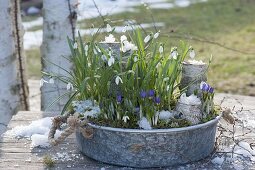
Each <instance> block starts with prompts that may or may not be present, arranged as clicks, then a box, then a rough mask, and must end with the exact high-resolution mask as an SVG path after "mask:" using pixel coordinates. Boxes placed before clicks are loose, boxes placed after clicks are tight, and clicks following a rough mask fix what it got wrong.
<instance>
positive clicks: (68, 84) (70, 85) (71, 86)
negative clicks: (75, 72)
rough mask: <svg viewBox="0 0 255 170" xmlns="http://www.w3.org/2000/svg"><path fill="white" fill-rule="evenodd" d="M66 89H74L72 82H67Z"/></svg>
mask: <svg viewBox="0 0 255 170" xmlns="http://www.w3.org/2000/svg"><path fill="white" fill-rule="evenodd" d="M66 90H73V84H72V83H70V82H69V83H67V85H66Z"/></svg>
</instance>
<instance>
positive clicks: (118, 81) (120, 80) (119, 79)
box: [115, 76, 123, 85]
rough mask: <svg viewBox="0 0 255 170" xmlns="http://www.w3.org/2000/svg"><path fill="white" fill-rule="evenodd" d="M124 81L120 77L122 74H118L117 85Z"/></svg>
mask: <svg viewBox="0 0 255 170" xmlns="http://www.w3.org/2000/svg"><path fill="white" fill-rule="evenodd" d="M120 82H121V83H123V81H122V79H121V78H120V76H117V77H116V78H115V83H116V84H117V85H119V83H120Z"/></svg>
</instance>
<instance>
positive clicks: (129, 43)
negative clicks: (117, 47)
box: [121, 41, 138, 53]
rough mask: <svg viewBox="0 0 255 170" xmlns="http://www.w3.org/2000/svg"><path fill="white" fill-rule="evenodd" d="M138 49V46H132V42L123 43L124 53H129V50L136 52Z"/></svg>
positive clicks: (122, 49)
mask: <svg viewBox="0 0 255 170" xmlns="http://www.w3.org/2000/svg"><path fill="white" fill-rule="evenodd" d="M137 49H138V48H137V46H135V45H134V44H132V43H131V42H128V41H124V42H123V46H122V48H121V51H123V52H124V53H125V52H126V51H129V50H131V51H135V50H137Z"/></svg>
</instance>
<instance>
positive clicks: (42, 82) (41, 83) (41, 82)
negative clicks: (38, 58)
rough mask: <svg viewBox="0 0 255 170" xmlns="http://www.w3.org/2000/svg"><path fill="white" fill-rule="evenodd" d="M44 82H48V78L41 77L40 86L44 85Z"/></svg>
mask: <svg viewBox="0 0 255 170" xmlns="http://www.w3.org/2000/svg"><path fill="white" fill-rule="evenodd" d="M44 83H48V82H47V81H46V80H44V79H43V78H41V80H40V87H42V86H43V84H44Z"/></svg>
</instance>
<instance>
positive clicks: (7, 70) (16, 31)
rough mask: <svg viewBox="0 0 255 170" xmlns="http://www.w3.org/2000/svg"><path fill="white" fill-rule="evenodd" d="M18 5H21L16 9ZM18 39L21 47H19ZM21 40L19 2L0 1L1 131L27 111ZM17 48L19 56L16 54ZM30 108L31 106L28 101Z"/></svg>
mask: <svg viewBox="0 0 255 170" xmlns="http://www.w3.org/2000/svg"><path fill="white" fill-rule="evenodd" d="M15 3H16V5H18V6H16V10H15ZM15 12H17V15H15ZM18 35H19V36H18ZM18 37H19V40H20V44H19V45H18V44H17V42H18V41H17V38H18ZM22 37H23V31H22V29H21V18H20V11H19V1H18V0H17V1H16V0H15V1H14V0H0V131H3V130H4V129H5V125H6V124H7V123H8V122H9V121H10V119H11V117H12V115H14V114H15V113H16V112H17V111H18V110H20V109H22V110H24V109H25V108H26V107H24V104H25V102H24V101H25V100H26V101H27V100H28V98H24V96H22V94H23V91H22V85H21V84H22V82H23V83H24V89H25V94H26V95H27V94H28V90H27V85H26V77H25V75H24V77H23V78H24V79H23V80H24V81H21V72H22V71H23V69H24V65H23V64H24V63H23V62H24V60H23V59H24V58H23V57H24V56H23V55H24V53H23V50H22V49H23V47H22ZM18 47H19V49H20V53H19V52H18V51H17V48H18ZM19 56H20V57H21V58H22V60H23V61H22V63H21V64H20V63H19V62H18V57H19ZM20 66H22V68H23V69H22V70H21V69H20ZM27 106H28V107H29V105H28V102H27ZM28 107H27V108H28Z"/></svg>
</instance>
